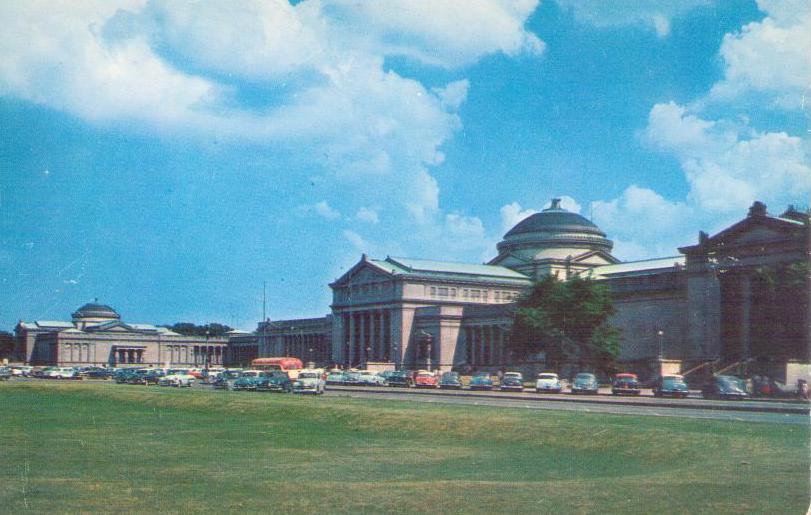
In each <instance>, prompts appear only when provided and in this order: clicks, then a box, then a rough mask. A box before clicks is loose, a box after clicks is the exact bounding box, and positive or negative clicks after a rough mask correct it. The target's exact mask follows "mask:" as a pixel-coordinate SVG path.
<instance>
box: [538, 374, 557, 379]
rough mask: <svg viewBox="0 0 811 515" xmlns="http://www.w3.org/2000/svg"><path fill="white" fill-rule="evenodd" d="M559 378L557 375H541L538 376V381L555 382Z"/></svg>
mask: <svg viewBox="0 0 811 515" xmlns="http://www.w3.org/2000/svg"><path fill="white" fill-rule="evenodd" d="M557 378H558V376H557V374H541V375H539V376H538V379H552V380H555V379H557Z"/></svg>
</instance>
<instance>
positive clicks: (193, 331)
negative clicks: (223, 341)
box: [164, 322, 232, 336]
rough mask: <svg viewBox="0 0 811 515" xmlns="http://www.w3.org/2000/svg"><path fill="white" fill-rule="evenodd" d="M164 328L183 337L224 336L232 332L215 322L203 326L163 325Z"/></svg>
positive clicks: (184, 323)
mask: <svg viewBox="0 0 811 515" xmlns="http://www.w3.org/2000/svg"><path fill="white" fill-rule="evenodd" d="M164 327H167V328H169V329H171V330H172V331H174V332H176V333H178V334H182V335H184V336H205V335H206V334H208V335H209V336H225V334H226V333H227V332H228V331H231V330H232V329H231V328H230V327H228V326H227V325H223V324H218V323H216V322H213V323H210V324H205V325H196V324H193V323H191V322H178V323H176V324H174V325H165V326H164Z"/></svg>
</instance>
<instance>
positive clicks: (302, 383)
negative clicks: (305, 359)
mask: <svg viewBox="0 0 811 515" xmlns="http://www.w3.org/2000/svg"><path fill="white" fill-rule="evenodd" d="M325 388H326V381H324V371H323V370H321V369H318V368H306V369H304V370H301V371H300V372H299V374H298V379H296V380H295V381H293V393H311V394H313V395H320V394H322V393H324V390H325Z"/></svg>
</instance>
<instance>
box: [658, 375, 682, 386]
mask: <svg viewBox="0 0 811 515" xmlns="http://www.w3.org/2000/svg"><path fill="white" fill-rule="evenodd" d="M662 384H663V385H664V386H677V385H681V384H684V380H682V378H680V377H665V378H662Z"/></svg>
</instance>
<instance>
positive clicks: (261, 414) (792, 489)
mask: <svg viewBox="0 0 811 515" xmlns="http://www.w3.org/2000/svg"><path fill="white" fill-rule="evenodd" d="M0 417H2V418H0V442H2V443H0V446H1V447H0V512H6V513H17V512H21V511H26V510H28V511H31V512H45V511H56V512H89V511H100V510H101V511H126V512H130V511H140V512H146V513H151V512H158V511H161V512H180V511H195V512H197V511H208V512H214V513H216V512H222V511H224V510H225V511H237V510H239V511H253V512H265V513H269V512H275V513H279V512H300V513H348V512H364V513H410V512H434V513H533V514H537V513H548V512H559V513H617V512H623V513H664V512H667V513H697V512H704V513H741V512H752V513H764V512H765V513H788V514H791V513H797V514H801V513H805V511H806V509H807V508H808V499H809V428H808V427H805V426H790V425H769V424H751V423H740V422H722V421H704V420H683V419H672V418H657V417H634V416H613V415H599V414H586V413H573V412H562V411H561V412H557V411H540V410H518V409H497V408H488V407H480V406H473V407H463V406H451V405H446V406H443V405H426V404H424V403H406V402H386V401H362V400H350V399H344V398H329V397H322V398H311V397H307V398H302V397H298V396H292V395H284V394H261V393H259V394H257V393H240V392H203V391H189V390H182V391H178V390H176V389H169V388H157V387H143V386H140V387H139V386H124V385H112V384H90V383H73V384H65V383H23V382H13V381H12V382H8V383H3V384H0Z"/></svg>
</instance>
